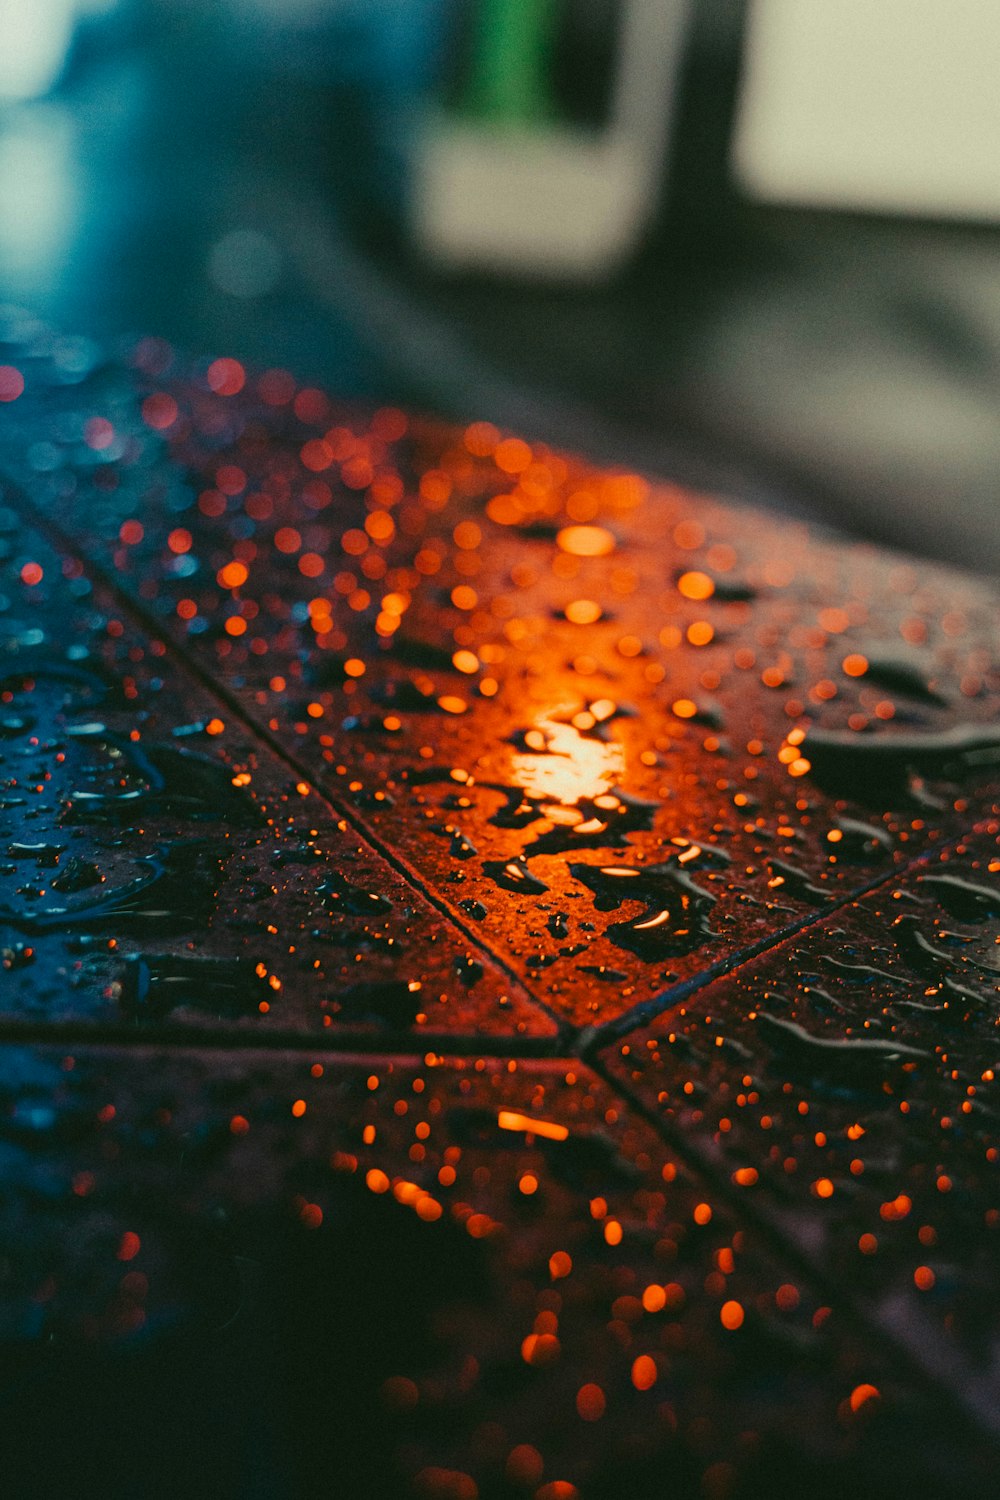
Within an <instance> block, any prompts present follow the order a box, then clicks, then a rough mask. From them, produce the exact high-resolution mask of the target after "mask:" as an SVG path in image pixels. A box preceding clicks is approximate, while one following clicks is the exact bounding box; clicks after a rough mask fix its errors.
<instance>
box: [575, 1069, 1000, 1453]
mask: <svg viewBox="0 0 1000 1500" xmlns="http://www.w3.org/2000/svg"><path fill="white" fill-rule="evenodd" d="M586 1062H587V1066H588V1067H589V1068H590V1069H591V1070H592V1071H593V1072H594V1073H595V1074H596V1075H597V1077H598V1078H600V1079H601V1081H602V1082H603V1083H604V1084H605V1085H607V1087H608V1088H610V1089H611V1091H612V1092H613V1093H614V1094H615V1095H617V1097H618V1098H620V1099H622V1100H623V1101H624V1102H625V1103H626V1105H627V1106H628V1108H629V1109H630V1110H631V1111H632V1112H633V1113H634V1114H636V1115H637V1116H638V1117H639V1118H640V1119H642V1120H644V1121H645V1122H646V1124H647V1125H649V1127H650V1128H651V1129H652V1130H653V1131H654V1132H655V1134H656V1135H657V1136H659V1138H660V1140H661V1141H663V1143H664V1144H665V1145H666V1146H667V1147H668V1148H669V1149H670V1150H671V1151H673V1152H675V1153H676V1155H677V1156H679V1157H680V1159H681V1160H682V1161H683V1162H684V1164H685V1165H686V1166H687V1167H688V1168H689V1169H690V1170H692V1171H694V1172H697V1173H698V1174H699V1175H700V1176H701V1177H703V1178H704V1179H705V1180H706V1182H707V1183H709V1184H711V1186H712V1187H713V1189H714V1190H715V1191H716V1192H717V1193H718V1195H719V1197H720V1198H721V1199H722V1201H723V1202H724V1204H725V1205H726V1208H727V1209H728V1210H729V1211H730V1212H731V1213H733V1215H734V1217H735V1219H736V1221H737V1223H739V1222H741V1221H742V1222H745V1223H746V1222H748V1223H750V1224H751V1225H752V1226H753V1227H754V1228H755V1229H756V1230H757V1231H758V1232H759V1233H760V1234H761V1235H763V1237H764V1238H765V1240H766V1242H767V1243H768V1244H769V1245H770V1246H771V1247H772V1249H773V1251H774V1252H775V1253H777V1254H780V1255H781V1256H783V1257H784V1258H785V1259H786V1260H787V1261H790V1262H791V1264H792V1265H793V1266H795V1267H796V1269H797V1270H798V1271H799V1273H800V1274H802V1275H803V1277H804V1278H805V1279H807V1280H809V1281H810V1282H812V1284H813V1286H814V1287H815V1288H816V1289H817V1290H818V1291H820V1292H821V1293H822V1295H823V1298H824V1300H825V1301H828V1302H829V1304H830V1305H831V1306H833V1305H835V1304H837V1303H838V1302H839V1304H840V1305H841V1306H842V1307H843V1308H844V1309H845V1311H846V1313H847V1316H848V1318H849V1319H850V1321H851V1322H852V1323H854V1325H855V1326H856V1327H857V1329H858V1330H859V1332H861V1333H863V1334H864V1335H865V1337H866V1338H867V1339H874V1340H876V1341H881V1342H883V1343H884V1344H887V1345H888V1346H889V1347H890V1348H891V1349H892V1350H893V1351H894V1352H895V1353H896V1354H897V1355H898V1356H899V1357H900V1358H901V1359H902V1360H903V1362H904V1363H905V1366H906V1368H907V1370H908V1371H910V1372H911V1373H912V1374H913V1375H914V1376H915V1377H916V1378H917V1379H918V1380H919V1382H920V1384H921V1385H922V1386H924V1387H926V1389H927V1390H928V1391H930V1392H933V1394H934V1395H935V1396H937V1397H939V1398H940V1399H941V1400H942V1401H943V1402H944V1403H945V1404H946V1405H948V1406H949V1407H950V1408H951V1409H952V1410H953V1411H954V1412H956V1413H957V1414H958V1415H959V1416H960V1417H961V1418H962V1419H963V1420H964V1421H965V1422H967V1423H969V1424H970V1425H971V1426H973V1427H974V1428H975V1429H976V1431H977V1432H978V1433H979V1434H980V1435H981V1436H986V1437H987V1438H988V1439H989V1440H990V1441H991V1442H992V1443H993V1444H994V1445H998V1444H1000V1409H998V1404H997V1399H996V1391H995V1390H991V1389H990V1387H989V1385H986V1386H985V1387H984V1388H983V1389H982V1390H981V1391H980V1392H978V1393H975V1394H974V1395H973V1396H972V1399H970V1400H966V1399H962V1397H960V1396H958V1395H956V1392H957V1391H959V1390H962V1391H963V1392H965V1393H966V1394H967V1393H968V1389H969V1381H968V1372H967V1371H965V1370H964V1369H959V1368H958V1367H957V1366H958V1362H957V1361H954V1360H951V1361H949V1360H948V1359H947V1351H946V1349H945V1348H944V1346H942V1345H941V1343H940V1341H936V1342H935V1343H934V1346H933V1348H932V1349H931V1351H930V1354H929V1355H926V1356H925V1354H924V1351H925V1348H926V1346H927V1344H928V1343H930V1342H931V1340H927V1339H924V1338H922V1336H921V1335H922V1333H924V1332H926V1329H917V1330H916V1331H915V1333H914V1337H913V1340H912V1343H911V1342H910V1341H908V1340H906V1339H901V1338H900V1337H899V1334H898V1330H897V1328H895V1327H893V1326H891V1325H889V1324H887V1322H886V1321H885V1320H883V1319H880V1317H879V1315H878V1311H877V1309H875V1308H872V1307H870V1306H868V1305H866V1304H865V1303H864V1302H862V1301H860V1300H859V1299H858V1298H857V1297H855V1296H853V1295H852V1294H851V1293H850V1292H849V1291H848V1292H847V1293H846V1296H845V1291H844V1286H843V1284H842V1283H840V1282H839V1281H836V1280H831V1279H830V1278H829V1277H828V1275H827V1274H826V1272H825V1271H824V1269H823V1267H822V1266H821V1265H820V1264H819V1263H818V1262H817V1261H816V1260H815V1259H814V1258H813V1256H812V1255H811V1254H810V1252H809V1251H808V1250H807V1249H805V1248H804V1247H803V1246H801V1245H799V1244H797V1243H796V1241H795V1240H794V1239H793V1238H792V1237H791V1236H790V1235H789V1234H788V1233H787V1232H786V1231H785V1230H783V1229H782V1228H781V1226H780V1225H779V1224H776V1223H775V1222H774V1221H773V1220H772V1219H770V1218H768V1216H767V1214H766V1213H762V1212H761V1211H759V1210H758V1209H757V1208H756V1207H755V1206H754V1205H753V1203H752V1201H751V1200H750V1197H749V1195H746V1194H738V1193H736V1192H734V1191H733V1188H732V1184H731V1182H730V1180H729V1178H728V1176H727V1174H726V1173H725V1172H724V1171H721V1170H720V1168H719V1164H718V1162H716V1161H715V1160H713V1159H712V1158H711V1157H710V1156H709V1155H708V1154H707V1153H703V1152H702V1151H700V1150H699V1149H698V1148H697V1147H696V1146H692V1144H691V1141H692V1139H693V1136H692V1135H691V1134H686V1133H685V1132H684V1131H683V1130H681V1129H680V1128H675V1127H673V1126H671V1125H670V1124H669V1123H668V1122H667V1121H665V1120H664V1118H663V1117H662V1116H661V1115H659V1114H657V1113H656V1111H655V1110H653V1109H651V1108H650V1107H649V1105H647V1104H646V1103H645V1101H644V1100H643V1099H642V1097H641V1095H639V1094H637V1093H635V1092H634V1091H633V1089H632V1088H631V1087H630V1086H629V1085H628V1084H627V1083H623V1082H621V1081H620V1080H617V1079H616V1078H615V1077H614V1075H613V1074H611V1073H610V1072H609V1070H608V1069H607V1067H606V1065H605V1064H604V1063H603V1062H602V1061H601V1060H600V1059H599V1058H593V1057H591V1058H588V1059H587V1060H586ZM942 1363H950V1364H952V1365H954V1366H955V1367H956V1368H955V1369H954V1370H953V1371H949V1376H950V1377H951V1378H949V1376H946V1375H944V1374H942V1371H941V1366H942Z"/></svg>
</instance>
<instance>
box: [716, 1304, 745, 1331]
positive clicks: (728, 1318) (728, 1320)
mask: <svg viewBox="0 0 1000 1500" xmlns="http://www.w3.org/2000/svg"><path fill="white" fill-rule="evenodd" d="M745 1317H746V1313H745V1312H744V1311H743V1306H742V1304H741V1303H739V1302H724V1303H723V1304H722V1309H721V1311H720V1313H719V1321H720V1322H721V1324H722V1326H723V1328H728V1329H729V1331H730V1333H733V1332H735V1330H736V1329H737V1328H742V1327H743V1320H744V1318H745Z"/></svg>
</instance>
